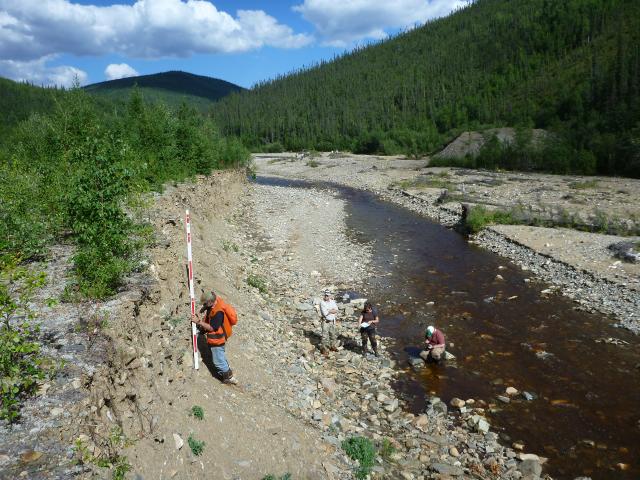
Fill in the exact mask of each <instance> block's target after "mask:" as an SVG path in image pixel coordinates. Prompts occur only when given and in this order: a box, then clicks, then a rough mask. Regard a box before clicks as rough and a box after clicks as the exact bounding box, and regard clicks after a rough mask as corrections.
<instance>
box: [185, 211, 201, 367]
mask: <svg viewBox="0 0 640 480" xmlns="http://www.w3.org/2000/svg"><path fill="white" fill-rule="evenodd" d="M185 224H186V226H187V261H188V269H189V296H190V297H191V315H195V314H196V296H195V294H194V292H193V255H192V254H191V216H190V215H189V210H187V213H186V222H185ZM191 339H192V341H193V368H195V369H196V370H198V368H200V363H199V362H200V358H199V356H198V331H197V330H196V324H195V323H191Z"/></svg>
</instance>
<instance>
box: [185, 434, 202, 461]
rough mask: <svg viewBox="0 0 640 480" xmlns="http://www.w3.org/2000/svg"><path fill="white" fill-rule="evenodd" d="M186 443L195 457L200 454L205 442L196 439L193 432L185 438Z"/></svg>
mask: <svg viewBox="0 0 640 480" xmlns="http://www.w3.org/2000/svg"><path fill="white" fill-rule="evenodd" d="M187 443H188V444H189V448H190V449H191V453H193V454H194V455H195V456H196V457H197V456H200V455H202V452H203V451H204V446H205V443H204V442H203V441H200V440H196V439H195V438H193V434H191V435H189V438H188V439H187Z"/></svg>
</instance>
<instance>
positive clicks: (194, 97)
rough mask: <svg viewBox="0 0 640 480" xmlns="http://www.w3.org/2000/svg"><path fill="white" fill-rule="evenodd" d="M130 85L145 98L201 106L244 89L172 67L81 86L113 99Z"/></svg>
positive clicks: (123, 93) (123, 96)
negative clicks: (152, 72)
mask: <svg viewBox="0 0 640 480" xmlns="http://www.w3.org/2000/svg"><path fill="white" fill-rule="evenodd" d="M134 85H137V86H138V88H139V89H140V90H141V91H142V93H143V95H144V96H145V97H146V98H147V99H149V100H160V101H164V102H165V103H168V104H176V103H180V102H181V101H182V100H183V99H186V100H187V101H191V102H192V103H196V104H198V105H199V106H201V107H206V106H208V105H209V104H210V103H211V102H215V101H217V100H220V99H221V98H223V97H225V96H227V95H229V94H230V93H234V92H241V91H243V90H244V88H242V87H240V86H239V85H236V84H234V83H231V82H227V81H225V80H220V79H218V78H213V77H207V76H204V75H195V74H193V73H188V72H182V71H175V70H173V71H169V72H162V73H154V74H151V75H140V76H137V77H126V78H119V79H116V80H109V81H106V82H99V83H93V84H91V85H87V86H85V87H84V89H85V90H86V91H87V92H89V93H91V94H96V95H102V96H108V97H111V98H112V99H114V100H115V99H126V98H127V97H128V94H129V92H130V90H131V89H132V88H133V87H134Z"/></svg>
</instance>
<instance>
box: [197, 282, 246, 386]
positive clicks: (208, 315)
mask: <svg viewBox="0 0 640 480" xmlns="http://www.w3.org/2000/svg"><path fill="white" fill-rule="evenodd" d="M200 303H202V308H201V309H200V313H204V316H203V317H202V319H201V318H200V317H199V316H198V315H197V314H196V315H193V316H192V317H191V321H192V322H193V323H195V324H196V325H197V326H198V328H199V329H200V331H201V332H203V333H204V334H205V335H206V338H207V345H208V346H209V348H211V358H212V361H213V365H214V367H215V368H216V371H217V373H218V375H219V376H220V378H221V380H222V382H223V383H229V384H233V385H236V384H237V383H238V381H237V380H236V379H235V377H234V376H233V372H232V371H231V368H230V367H229V362H228V361H227V356H226V354H225V349H224V348H225V345H226V343H227V339H228V338H229V337H230V336H231V333H232V326H233V325H235V324H236V323H238V316H237V314H236V311H235V309H234V308H233V307H232V306H231V305H229V304H227V303H225V302H224V300H222V298H220V297H218V296H217V295H216V294H215V293H213V292H204V293H203V294H202V296H201V297H200Z"/></svg>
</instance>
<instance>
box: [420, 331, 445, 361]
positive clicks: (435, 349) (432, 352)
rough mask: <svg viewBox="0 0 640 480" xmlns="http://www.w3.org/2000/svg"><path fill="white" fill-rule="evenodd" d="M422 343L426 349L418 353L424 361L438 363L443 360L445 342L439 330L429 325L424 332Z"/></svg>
mask: <svg viewBox="0 0 640 480" xmlns="http://www.w3.org/2000/svg"><path fill="white" fill-rule="evenodd" d="M424 343H426V345H427V349H426V350H423V351H422V352H420V357H421V358H422V359H423V360H424V361H426V362H436V363H438V362H440V360H441V359H443V358H444V356H445V355H444V351H445V348H446V341H445V339H444V334H443V333H442V332H441V331H440V330H438V329H437V328H436V327H434V326H432V325H429V326H428V327H427V331H426V332H425V340H424Z"/></svg>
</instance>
